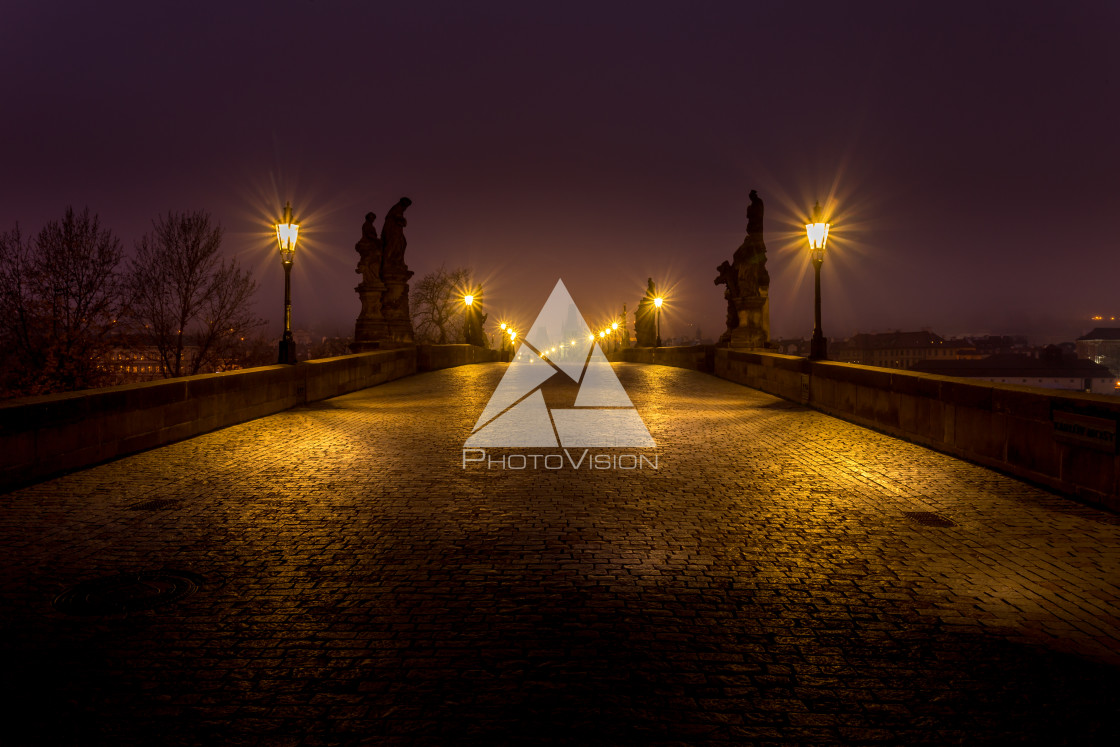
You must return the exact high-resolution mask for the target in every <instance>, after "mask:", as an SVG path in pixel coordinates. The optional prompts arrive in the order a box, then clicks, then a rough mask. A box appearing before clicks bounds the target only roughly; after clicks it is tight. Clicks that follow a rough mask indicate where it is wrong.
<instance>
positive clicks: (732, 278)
mask: <svg viewBox="0 0 1120 747" xmlns="http://www.w3.org/2000/svg"><path fill="white" fill-rule="evenodd" d="M716 271H717V272H719V275H718V276H717V277H716V279H715V281H714V283H715V284H716V285H726V286H727V287H726V288H725V289H724V291H723V297H724V298H726V299H727V329H729V330H732V329H735V328H736V327H738V326H739V312H738V310H737V309H736V308H735V301H736V299H738V298H739V273H737V272H735V271H734V270H733V269H732V268H731V263H730V262H728V261H727V260H724V261H723V262H721V263H720V266H719V267H717V268H716ZM729 336H730V335H729Z"/></svg>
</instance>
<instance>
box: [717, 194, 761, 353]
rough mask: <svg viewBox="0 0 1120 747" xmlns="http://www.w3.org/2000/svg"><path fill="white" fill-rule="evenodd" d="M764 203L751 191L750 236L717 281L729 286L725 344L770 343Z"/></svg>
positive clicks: (757, 345) (722, 337)
mask: <svg viewBox="0 0 1120 747" xmlns="http://www.w3.org/2000/svg"><path fill="white" fill-rule="evenodd" d="M764 210H765V206H764V204H763V202H762V198H761V197H759V196H758V192H756V191H755V190H753V189H752V190H751V192H750V205H749V206H748V207H747V237H746V238H745V239H743V243H742V244H741V245H740V246H739V248H738V249H736V250H735V254H734V255H733V256H732V261H731V262H730V263H728V262H723V263H721V264H720V266H719V267H717V268H716V271H717V272H718V273H719V275H718V276H717V277H716V279H715V281H714V283H715V284H716V285H725V286H727V288H726V290H725V291H724V297H725V298H726V299H727V329H726V330H725V331H724V333H723V334H722V335H720V338H719V341H720V343H721V344H723V345H728V346H730V347H733V348H765V347H766V346H767V344H768V343H769V342H770V273H768V272H767V271H766V244H765V242H764V241H763V239H762V221H763V213H764Z"/></svg>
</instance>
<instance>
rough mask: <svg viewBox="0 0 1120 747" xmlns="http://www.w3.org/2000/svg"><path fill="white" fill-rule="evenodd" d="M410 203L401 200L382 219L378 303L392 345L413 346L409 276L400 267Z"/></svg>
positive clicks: (403, 199) (406, 266)
mask: <svg viewBox="0 0 1120 747" xmlns="http://www.w3.org/2000/svg"><path fill="white" fill-rule="evenodd" d="M411 204H412V200H410V199H408V198H407V197H402V198H401V199H400V200H398V201H397V204H396V205H394V206H393V207H391V208H390V209H389V212H388V213H387V214H386V215H385V225H384V226H382V228H381V245H382V247H383V248H384V251H383V253H382V257H381V282H383V283H385V298H384V300H383V301H382V302H381V308H382V312H383V314H384V315H385V321H386V322H387V323H388V325H389V335H390V337H391V339H392V340H394V341H396V342H407V343H412V342H413V333H412V317H411V315H410V314H409V310H408V280H409V278H411V277H412V275H413V272H412V271H411V270H409V269H408V265H406V264H405V263H404V250H405V247H406V246H407V245H408V242H407V241H406V240H405V238H404V227H405V226H407V225H408V221H407V220H406V219H405V217H404V211H405V210H407V209H408V207H409V205H411Z"/></svg>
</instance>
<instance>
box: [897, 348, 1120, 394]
mask: <svg viewBox="0 0 1120 747" xmlns="http://www.w3.org/2000/svg"><path fill="white" fill-rule="evenodd" d="M912 370H914V371H918V372H920V373H928V374H937V375H939V376H961V377H965V378H969V379H982V380H984V381H993V382H996V383H1000V384H1018V385H1019V386H1034V387H1041V388H1043V389H1063V390H1066V391H1073V392H1092V393H1093V394H1114V393H1115V392H1116V389H1115V382H1116V377H1115V376H1113V374H1112V373H1111V372H1110V371H1109V370H1108V369H1107V368H1106V367H1104V366H1102V365H1101V364H1099V363H1094V362H1093V361H1091V360H1085V359H1084V358H1075V357H1073V356H1069V355H1063V354H1062V351H1061V349H1060V348H1057V347H1055V346H1050V347H1049V348H1047V350H1046V351H1045V352H1044V353H1043V355H1042V356H1041V357H1038V358H1032V357H1030V356H1028V355H1021V354H1017V353H1004V354H1002V355H993V356H989V357H987V358H982V359H980V360H925V361H921V362H919V363H918V364H916V365H915V366H914V367H913V369H912Z"/></svg>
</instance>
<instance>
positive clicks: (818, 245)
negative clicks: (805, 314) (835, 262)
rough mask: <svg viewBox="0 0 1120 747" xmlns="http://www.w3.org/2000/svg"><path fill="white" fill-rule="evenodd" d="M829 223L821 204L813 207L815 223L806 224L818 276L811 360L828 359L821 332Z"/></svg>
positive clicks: (810, 352)
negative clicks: (822, 213)
mask: <svg viewBox="0 0 1120 747" xmlns="http://www.w3.org/2000/svg"><path fill="white" fill-rule="evenodd" d="M828 226H829V224H828V223H825V222H824V220H823V219H822V217H821V204H820V203H819V202H818V203H816V204H815V205H813V222H812V223H806V224H805V234H806V235H807V236H808V237H809V251H810V252H811V254H810V256H811V257H812V259H813V272H814V274H815V275H816V291H817V293H816V302H815V306H814V320H813V321H814V325H815V326H814V327H813V340H812V342H811V343H810V344H809V358H810V360H817V361H821V360H827V359H828V341H827V340H826V339H824V332H822V331H821V265H822V264H824V245H825V242H827V241H828Z"/></svg>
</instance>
